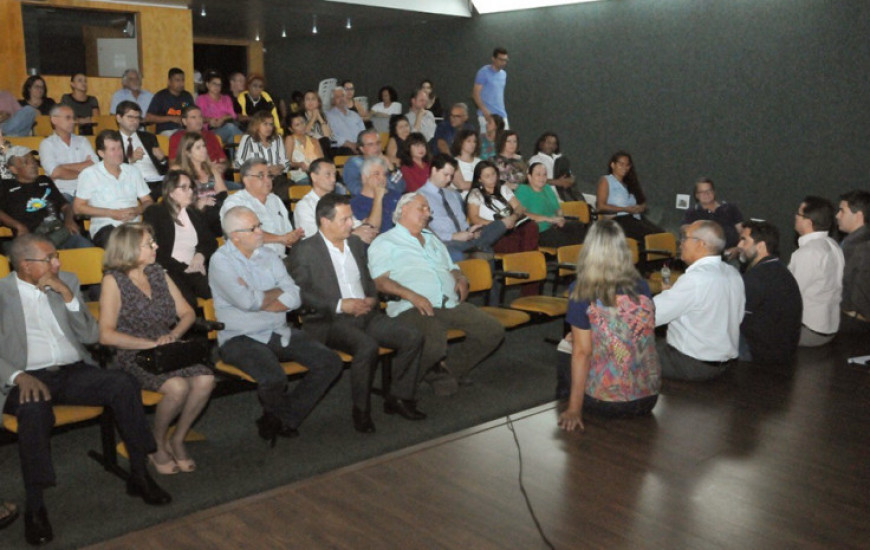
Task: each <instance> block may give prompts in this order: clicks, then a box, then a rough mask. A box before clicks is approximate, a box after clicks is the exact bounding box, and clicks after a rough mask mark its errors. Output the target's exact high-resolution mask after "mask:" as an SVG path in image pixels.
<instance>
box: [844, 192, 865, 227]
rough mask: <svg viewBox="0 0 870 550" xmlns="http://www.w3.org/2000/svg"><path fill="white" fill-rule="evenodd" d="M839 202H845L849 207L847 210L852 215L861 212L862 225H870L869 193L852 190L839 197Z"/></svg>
mask: <svg viewBox="0 0 870 550" xmlns="http://www.w3.org/2000/svg"><path fill="white" fill-rule="evenodd" d="M840 200H841V201H846V204H848V205H849V210H851V211H852V213H853V214H857V213H858V212H861V213H862V214H864V223H865V224H868V223H870V192H868V191H864V190H861V189H854V190H852V191H849V192H848V193H843V194H842V195H840Z"/></svg>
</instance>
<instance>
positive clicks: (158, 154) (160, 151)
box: [151, 147, 166, 162]
mask: <svg viewBox="0 0 870 550" xmlns="http://www.w3.org/2000/svg"><path fill="white" fill-rule="evenodd" d="M151 154H152V155H154V158H156V159H157V160H158V161H161V162H162V161H163V159H165V158H166V155H165V154H164V153H163V149H161V148H160V147H155V148H153V149H151Z"/></svg>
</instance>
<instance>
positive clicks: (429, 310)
mask: <svg viewBox="0 0 870 550" xmlns="http://www.w3.org/2000/svg"><path fill="white" fill-rule="evenodd" d="M408 301H409V302H411V305H413V306H414V307H415V308H417V311H419V312H420V315H423V316H424V317H432V316H434V315H435V308H434V307H432V302H430V301H429V300H428V299H427V298H426V297H424V296H421V295H419V294H417V293H416V292H414V293H413V295H412V296H411V297H410V298H408Z"/></svg>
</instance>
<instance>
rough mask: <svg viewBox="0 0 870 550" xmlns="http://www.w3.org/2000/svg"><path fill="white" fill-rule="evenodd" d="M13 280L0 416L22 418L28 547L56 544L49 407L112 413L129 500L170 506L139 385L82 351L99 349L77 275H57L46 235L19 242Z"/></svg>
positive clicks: (5, 299)
mask: <svg viewBox="0 0 870 550" xmlns="http://www.w3.org/2000/svg"><path fill="white" fill-rule="evenodd" d="M10 255H11V260H12V266H13V268H14V269H15V272H14V273H12V274H10V275H9V276H7V277H5V278H3V279H2V280H0V341H2V342H3V345H2V346H0V380H2V384H3V385H4V386H5V388H6V389H8V390H9V391H8V393H7V392H6V391H5V390H4V391H3V392H0V408H2V407H3V405H4V401H5V410H4V412H6V413H7V414H12V415H15V416H17V417H18V448H19V454H20V456H21V471H22V478H23V480H24V488H25V491H26V495H27V505H26V513H25V517H24V521H25V524H24V534H25V538H26V539H27V542H28V543H30V544H34V545H37V544H45V543H47V542H49V541H51V540H52V538H53V537H54V535H53V533H52V529H51V524H50V523H49V520H48V513H47V512H46V508H45V503H44V500H43V491H44V489H45V488H47V487H51V486H53V485H55V472H54V467H53V465H52V460H51V445H50V443H49V438H50V437H51V429H52V427H53V426H54V413H53V412H52V408H51V407H52V405H60V404H69V405H92V406H106V407H111V409H112V412H113V413H114V417H115V420H116V422H117V425H118V430H119V431H120V433H121V437H122V438H123V440H124V443H125V444H126V446H127V449H128V451H129V452H130V474H131V475H130V478H129V479H128V480H127V493H128V494H129V495H131V496H139V497H142V499H143V500H144V501H145V502H146V503H147V504H151V505H160V504H167V503H169V502H170V501H171V500H172V499H171V497H170V496H169V494H167V493H166V492H165V491H163V489H161V488H160V487H159V486H158V485H157V484H156V483H155V482H154V480H153V479H151V477H150V475H149V474H148V471H147V470H146V467H145V460H146V457H147V455H148V453H153V452H155V451H156V449H157V446H156V444H155V442H154V437H153V436H152V435H151V429H150V427H149V426H148V421H147V420H146V419H145V413H144V410H143V409H142V402H141V396H140V392H139V384H138V382H136V381H135V380H134V379H133V378H132V377H131V376H130V375H129V374H127V373H125V372H123V371H119V370H103V369H100V368H99V367H97V366H96V363H95V362H94V360H93V358H92V357H91V355H90V353H89V352H88V351H87V350H85V348H84V344H93V343H96V342H97V340H98V337H99V332H98V329H97V322H96V321H95V320H94V318H93V317H92V316H91V314H90V312H89V311H88V308H87V307H84V299H83V298H82V296H81V293H80V291H79V281H78V279H77V278H76V276H75V275H73V274H72V273H64V272H61V271H60V260H59V259H58V256H57V251H56V250H55V247H54V246H53V245H52V244H51V241H49V240H48V239H46V238H45V237H43V236H41V235H36V234H27V235H23V236H21V237H18V238H16V239H15V240H14V241H13V243H12V247H11V254H10Z"/></svg>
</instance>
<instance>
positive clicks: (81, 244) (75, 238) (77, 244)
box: [57, 233, 94, 250]
mask: <svg viewBox="0 0 870 550" xmlns="http://www.w3.org/2000/svg"><path fill="white" fill-rule="evenodd" d="M92 246H94V243H92V242H91V241H89V240H88V238H87V237H85V236H84V235H78V234H76V233H72V234H70V236H69V237H67V239H66V240H65V241H64V242H62V243H61V244H60V246H58V247H57V248H58V250H69V249H71V248H90V247H92Z"/></svg>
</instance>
